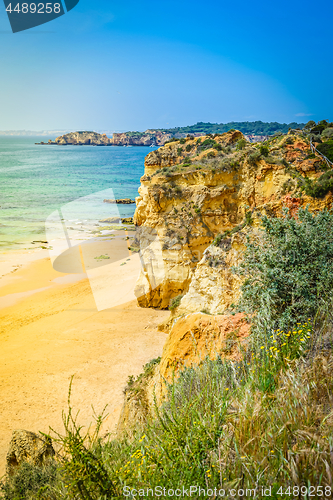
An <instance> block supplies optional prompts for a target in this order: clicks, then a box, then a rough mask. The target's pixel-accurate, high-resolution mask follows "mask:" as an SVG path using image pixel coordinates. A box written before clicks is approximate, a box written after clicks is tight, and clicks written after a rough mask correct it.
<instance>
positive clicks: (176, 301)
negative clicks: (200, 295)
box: [169, 295, 183, 311]
mask: <svg viewBox="0 0 333 500" xmlns="http://www.w3.org/2000/svg"><path fill="white" fill-rule="evenodd" d="M182 298H183V295H177V297H174V298H173V299H171V301H170V305H169V309H170V311H173V309H176V307H178V306H179V304H180V301H181V300H182Z"/></svg>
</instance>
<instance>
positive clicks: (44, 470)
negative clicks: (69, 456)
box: [0, 462, 60, 500]
mask: <svg viewBox="0 0 333 500" xmlns="http://www.w3.org/2000/svg"><path fill="white" fill-rule="evenodd" d="M59 479H60V470H59V466H58V465H57V464H56V463H55V462H52V463H49V464H48V465H45V466H37V465H32V464H30V463H27V462H23V463H22V465H21V466H20V467H19V468H18V469H17V471H16V473H15V474H14V475H13V476H12V477H9V478H7V480H6V481H4V482H2V483H0V495H1V496H0V498H1V499H3V500H28V499H29V500H30V499H31V500H35V499H37V498H38V499H40V500H43V499H45V500H57V499H58V495H57V494H56V493H55V491H54V489H53V486H54V485H55V484H56V482H57V481H58V480H59Z"/></svg>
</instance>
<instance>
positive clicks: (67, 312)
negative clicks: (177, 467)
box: [0, 251, 169, 476]
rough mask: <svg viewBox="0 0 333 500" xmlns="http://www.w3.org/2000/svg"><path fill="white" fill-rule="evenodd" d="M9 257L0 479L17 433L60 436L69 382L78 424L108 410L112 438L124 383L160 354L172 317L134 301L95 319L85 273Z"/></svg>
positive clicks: (0, 351) (1, 320) (0, 335)
mask: <svg viewBox="0 0 333 500" xmlns="http://www.w3.org/2000/svg"><path fill="white" fill-rule="evenodd" d="M40 257H43V258H40ZM12 258H13V257H12V256H10V258H7V261H8V262H7V267H6V266H4V265H3V269H2V268H1V269H0V271H1V272H0V275H2V277H1V279H0V401H1V410H0V476H1V475H2V474H3V473H4V470H5V457H6V453H7V450H8V445H9V441H10V438H11V434H12V431H13V430H14V429H26V430H30V431H34V432H38V431H42V432H48V431H49V427H50V426H51V427H52V428H53V429H55V430H57V431H60V432H61V431H62V429H63V426H62V417H61V416H62V411H63V410H66V408H67V396H68V387H69V382H70V378H71V376H72V375H74V376H75V377H74V382H73V390H72V404H73V406H74V408H75V409H78V410H80V418H79V421H80V423H81V424H82V425H85V426H87V425H89V423H90V422H91V421H92V420H93V419H92V408H91V405H93V406H94V409H95V410H96V412H97V413H99V412H100V411H101V410H102V409H103V408H104V406H105V405H106V404H107V405H108V409H107V411H108V413H109V416H108V418H107V420H106V422H105V425H104V428H103V432H112V431H114V430H115V426H116V423H117V421H118V418H119V414H120V411H121V407H122V403H123V389H124V387H125V385H126V382H127V379H128V377H129V375H137V374H139V373H140V372H141V371H142V366H143V365H144V364H145V363H147V362H148V361H150V360H151V359H153V358H156V357H158V356H160V355H161V353H162V349H163V345H164V343H165V340H166V335H165V334H164V333H162V332H159V331H158V330H157V325H158V324H159V323H160V322H161V321H163V320H164V319H165V318H166V317H167V316H168V314H169V313H168V312H167V311H158V310H153V309H142V308H139V307H138V306H137V304H136V301H134V300H131V301H130V302H127V303H126V304H122V305H119V306H116V307H112V308H109V309H105V310H102V311H99V312H98V311H97V308H96V303H95V300H94V297H93V294H92V291H91V287H90V283H89V280H88V279H86V277H85V275H84V274H71V275H64V274H62V273H60V272H57V271H55V270H54V269H53V268H52V265H51V262H50V260H49V258H47V253H46V251H43V252H41V253H40V254H39V255H38V256H37V257H36V256H35V254H34V255H32V256H30V257H29V258H28V257H24V256H23V257H22V259H21V260H20V259H19V255H17V256H15V257H14V260H11V259H12ZM37 258H38V260H34V259H37ZM2 260H3V259H2ZM29 260H30V261H31V260H32V261H33V262H30V264H27V263H28V262H29ZM14 261H15V264H14ZM22 262H23V263H24V265H22V267H18V266H20V265H21V263H22ZM15 268H16V269H17V270H16V271H14V272H12V271H13V270H14V269H15ZM119 292H121V290H120V289H119Z"/></svg>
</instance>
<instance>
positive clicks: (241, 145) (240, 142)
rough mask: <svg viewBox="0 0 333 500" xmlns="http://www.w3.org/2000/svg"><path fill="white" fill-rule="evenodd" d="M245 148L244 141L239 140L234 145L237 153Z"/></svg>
mask: <svg viewBox="0 0 333 500" xmlns="http://www.w3.org/2000/svg"><path fill="white" fill-rule="evenodd" d="M245 146H246V140H245V139H239V141H238V142H237V144H236V149H237V151H241V150H242V149H244V148H245Z"/></svg>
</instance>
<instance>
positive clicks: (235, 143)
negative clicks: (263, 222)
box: [134, 131, 332, 313]
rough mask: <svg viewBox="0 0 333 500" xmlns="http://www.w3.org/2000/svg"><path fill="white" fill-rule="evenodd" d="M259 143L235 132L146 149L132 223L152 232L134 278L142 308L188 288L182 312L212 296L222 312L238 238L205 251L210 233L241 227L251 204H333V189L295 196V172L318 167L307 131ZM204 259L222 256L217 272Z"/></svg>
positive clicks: (275, 209)
mask: <svg viewBox="0 0 333 500" xmlns="http://www.w3.org/2000/svg"><path fill="white" fill-rule="evenodd" d="M260 147H261V144H260V143H259V144H255V145H253V144H250V143H248V142H246V141H245V139H244V136H243V135H242V134H241V132H239V131H234V132H228V133H225V134H222V135H219V136H214V137H212V136H204V137H201V138H199V139H191V138H187V139H186V140H180V141H173V142H170V143H168V144H166V145H165V146H164V147H162V148H160V149H158V150H156V151H153V152H151V153H150V154H148V156H147V157H146V161H145V175H144V176H143V177H142V178H141V186H140V189H139V194H140V196H139V197H138V198H137V199H136V204H137V207H136V212H135V215H134V222H135V224H136V225H137V226H139V227H140V231H141V233H140V234H141V238H145V233H151V231H152V230H153V231H154V232H155V234H156V239H155V241H154V245H152V247H151V250H152V255H151V257H150V263H151V264H150V266H148V267H147V268H146V269H144V270H143V272H142V273H141V275H140V278H139V280H138V283H137V290H136V293H137V297H138V302H139V304H140V305H141V306H143V307H160V308H167V307H168V306H169V304H170V300H171V299H172V298H173V297H176V296H178V295H184V294H186V292H189V293H190V296H191V300H188V299H186V298H184V299H183V300H182V302H181V306H184V310H187V311H194V310H197V309H196V308H197V307H206V306H204V303H207V302H209V307H210V308H212V312H214V313H215V312H219V313H223V312H224V311H225V310H226V309H227V308H228V307H229V306H230V304H231V303H232V302H233V301H234V299H235V297H236V298H237V293H238V292H237V290H238V289H239V286H238V287H237V286H236V284H235V283H236V282H235V278H233V277H232V276H231V271H230V267H231V266H232V265H233V264H234V261H235V258H236V257H237V255H239V253H240V252H241V249H242V242H241V237H240V236H237V237H235V238H233V239H231V240H230V241H225V242H224V243H223V244H222V247H221V248H217V247H215V248H210V249H209V255H208V254H207V253H205V251H206V249H207V248H208V246H209V245H210V244H211V243H212V241H213V240H214V238H215V237H216V236H217V235H218V234H220V233H224V232H225V231H227V230H229V231H232V230H234V229H235V228H236V227H237V226H239V225H240V224H241V223H242V221H244V217H245V213H246V212H247V211H248V210H249V209H251V210H256V212H257V213H262V212H266V213H275V214H277V213H280V212H281V210H282V207H283V206H284V205H286V204H288V203H292V204H295V203H296V206H297V207H298V206H305V205H307V204H309V205H310V206H311V207H312V208H313V209H320V208H323V207H324V206H330V205H331V201H332V196H331V195H330V194H328V195H327V196H326V197H325V198H324V199H320V200H319V199H313V198H310V197H308V196H298V195H296V192H297V178H296V176H295V173H296V174H297V175H298V176H301V177H303V178H310V179H313V178H316V177H318V176H319V175H320V169H321V160H320V158H317V157H314V158H313V155H311V150H310V146H309V143H308V141H307V139H306V138H305V137H303V136H301V135H300V134H293V133H290V134H288V135H286V136H282V137H278V138H274V139H270V140H269V141H268V142H267V146H266V149H264V150H262V152H261V149H260ZM292 200H296V201H292ZM226 245H227V246H226ZM154 253H155V256H154ZM237 258H238V257H237ZM209 259H210V261H212V260H214V259H215V260H217V261H218V260H221V263H220V264H219V271H218V272H216V273H215V271H214V266H210V270H209V271H207V269H206V267H207V263H208V261H209ZM198 263H200V264H199V265H198ZM208 267H209V266H208ZM154 270H155V271H154ZM156 270H157V271H156ZM221 270H222V271H221ZM220 271H221V272H220ZM154 272H155V275H154ZM156 273H157V274H158V280H156ZM214 273H215V274H216V276H215V274H214ZM199 283H200V287H199V288H200V291H199V290H198V286H199ZM200 295H201V299H200V297H199V296H200ZM208 297H211V298H210V299H208ZM190 302H191V304H190Z"/></svg>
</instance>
